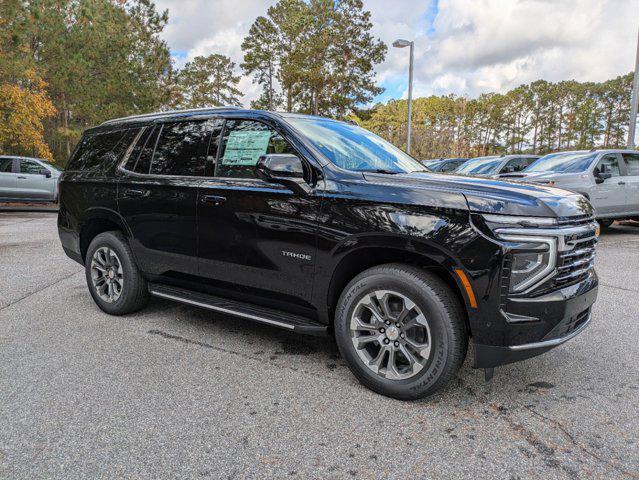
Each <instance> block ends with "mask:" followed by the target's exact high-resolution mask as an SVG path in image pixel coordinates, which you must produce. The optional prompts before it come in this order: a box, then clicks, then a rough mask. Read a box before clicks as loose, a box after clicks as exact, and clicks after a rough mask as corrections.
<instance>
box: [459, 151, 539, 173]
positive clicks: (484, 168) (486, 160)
mask: <svg viewBox="0 0 639 480" xmlns="http://www.w3.org/2000/svg"><path fill="white" fill-rule="evenodd" d="M538 158H539V155H501V156H489V157H476V158H471V159H470V160H468V161H467V162H465V163H464V164H463V165H461V166H460V167H459V168H457V170H455V173H461V174H464V175H473V176H480V177H499V176H501V175H503V174H506V173H513V172H520V171H522V170H523V169H524V168H526V167H527V166H528V165H530V164H531V163H533V162H534V161H535V160H537V159H538Z"/></svg>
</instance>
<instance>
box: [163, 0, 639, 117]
mask: <svg viewBox="0 0 639 480" xmlns="http://www.w3.org/2000/svg"><path fill="white" fill-rule="evenodd" d="M275 1H276V0H156V3H157V4H158V7H159V8H161V9H164V8H168V9H169V25H168V26H167V28H166V29H165V31H164V32H163V37H164V38H165V40H166V41H167V42H168V44H169V46H170V47H171V50H172V53H173V57H174V60H175V64H176V66H177V67H181V66H182V65H184V63H186V61H188V60H189V59H192V58H193V57H195V56H197V55H208V54H211V53H220V54H223V55H227V56H229V57H230V58H231V59H232V60H233V61H234V62H235V63H236V64H237V65H238V66H239V64H240V63H241V62H242V51H241V44H242V40H243V38H244V36H245V35H246V33H247V32H248V29H249V28H250V26H251V24H252V23H253V21H254V20H255V18H257V16H259V15H264V14H265V13H266V10H267V9H268V7H269V6H270V5H272V4H274V3H275ZM363 1H364V8H365V9H367V10H369V11H370V12H371V20H372V22H373V30H372V33H373V35H375V36H376V37H377V38H380V39H381V40H382V41H384V42H385V43H386V44H387V45H388V46H389V50H388V53H387V55H386V59H385V61H384V62H383V63H382V64H380V65H378V66H377V67H376V78H377V81H378V84H379V85H380V86H382V87H383V88H384V89H385V91H384V92H383V93H382V94H381V95H379V96H378V97H377V98H375V99H374V101H373V103H374V102H378V101H381V102H386V101H387V100H389V99H391V98H405V97H406V96H407V90H408V57H409V54H408V49H398V48H393V47H392V46H391V44H392V42H393V41H394V40H395V39H397V38H405V39H408V40H414V41H415V70H414V91H413V95H414V96H415V97H418V96H425V95H431V94H437V95H442V94H451V93H453V94H456V95H468V96H476V95H479V94H480V93H484V92H489V91H498V92H505V91H507V90H509V89H511V88H514V87H516V86H518V85H521V84H524V83H529V82H532V81H534V80H538V79H540V78H543V79H545V80H549V81H560V80H569V79H575V80H579V81H602V80H606V79H609V78H614V77H616V76H618V75H622V74H625V73H628V72H629V71H631V70H632V69H633V67H634V46H635V45H636V35H637V18H638V17H637V12H639V0H363ZM238 73H240V72H239V67H238ZM240 90H241V91H242V92H243V94H244V95H243V99H242V100H243V102H244V103H245V104H247V105H248V103H250V101H251V100H253V99H255V98H257V97H258V96H259V94H260V89H259V86H257V85H255V84H253V83H252V80H251V79H250V78H242V80H241V82H240Z"/></svg>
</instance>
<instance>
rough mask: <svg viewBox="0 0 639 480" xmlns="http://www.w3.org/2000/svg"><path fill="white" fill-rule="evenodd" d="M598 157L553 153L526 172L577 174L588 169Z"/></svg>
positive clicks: (593, 154)
mask: <svg viewBox="0 0 639 480" xmlns="http://www.w3.org/2000/svg"><path fill="white" fill-rule="evenodd" d="M596 156H597V154H596V153H590V152H589V153H583V152H581V153H575V152H568V153H551V154H550V155H546V156H543V157H541V158H539V159H537V160H535V161H534V162H533V163H531V164H530V166H529V167H528V168H527V169H526V172H558V173H577V172H584V171H586V170H587V169H588V167H589V166H590V164H591V163H592V161H593V160H594V159H595V157H596Z"/></svg>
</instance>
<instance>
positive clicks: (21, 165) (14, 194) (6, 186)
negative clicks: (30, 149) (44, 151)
mask: <svg viewBox="0 0 639 480" xmlns="http://www.w3.org/2000/svg"><path fill="white" fill-rule="evenodd" d="M61 173H62V172H61V170H60V169H59V168H58V167H56V166H54V165H52V164H50V163H49V162H46V161H44V160H40V159H39V158H28V157H15V156H6V155H2V156H0V200H3V201H4V200H18V201H30V202H32V201H38V202H56V201H57V200H58V178H59V177H60V174H61Z"/></svg>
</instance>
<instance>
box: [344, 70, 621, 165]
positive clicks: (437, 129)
mask: <svg viewBox="0 0 639 480" xmlns="http://www.w3.org/2000/svg"><path fill="white" fill-rule="evenodd" d="M632 79H633V76H632V73H629V74H627V75H623V76H619V77H617V78H615V79H612V80H607V81H605V82H601V83H594V82H583V83H581V82H576V81H563V82H558V83H551V82H547V81H545V80H538V81H536V82H532V83H530V84H528V85H521V86H519V87H517V88H515V89H513V90H510V91H509V92H507V93H505V94H499V93H486V94H482V95H479V96H478V97H477V98H472V99H469V98H467V97H464V96H455V95H445V96H430V97H426V98H417V99H416V100H414V102H413V113H412V122H413V127H412V130H411V136H412V141H411V150H412V151H411V153H412V154H413V155H414V156H415V157H417V158H423V159H426V158H439V157H474V156H481V155H490V154H502V153H534V154H545V153H548V152H553V151H558V150H571V149H590V148H594V147H605V148H620V147H624V146H625V143H626V135H627V131H628V125H629V124H628V122H629V112H630V97H631V91H632ZM407 108H408V105H407V102H406V100H391V101H389V102H388V103H387V104H385V105H376V106H375V107H373V108H372V109H362V110H355V111H354V112H353V114H352V118H353V119H354V120H355V121H357V122H358V123H359V124H361V125H362V126H364V127H365V128H368V129H369V130H372V131H373V132H375V133H377V134H378V135H380V136H382V137H384V138H386V139H387V140H389V141H391V142H392V143H394V144H395V145H398V146H400V147H402V148H403V147H405V139H406V116H407Z"/></svg>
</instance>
